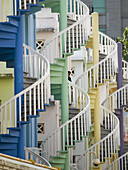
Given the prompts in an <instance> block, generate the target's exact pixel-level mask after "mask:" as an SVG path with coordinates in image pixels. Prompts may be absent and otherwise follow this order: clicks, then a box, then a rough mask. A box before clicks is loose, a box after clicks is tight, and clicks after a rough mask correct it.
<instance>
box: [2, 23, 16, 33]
mask: <svg viewBox="0 0 128 170" xmlns="http://www.w3.org/2000/svg"><path fill="white" fill-rule="evenodd" d="M0 31H4V32H12V33H17V27H15V26H12V25H9V24H2V23H0Z"/></svg>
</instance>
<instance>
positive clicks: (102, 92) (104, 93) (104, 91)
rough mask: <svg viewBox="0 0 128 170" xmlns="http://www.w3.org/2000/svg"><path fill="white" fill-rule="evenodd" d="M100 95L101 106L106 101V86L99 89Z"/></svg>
mask: <svg viewBox="0 0 128 170" xmlns="http://www.w3.org/2000/svg"><path fill="white" fill-rule="evenodd" d="M99 94H100V105H101V104H102V103H103V101H104V100H105V99H106V84H104V85H102V86H100V87H99Z"/></svg>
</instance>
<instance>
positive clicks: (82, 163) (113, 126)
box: [40, 0, 120, 169]
mask: <svg viewBox="0 0 128 170" xmlns="http://www.w3.org/2000/svg"><path fill="white" fill-rule="evenodd" d="M69 3H70V4H68V5H69V6H70V12H69V14H68V17H69V18H71V19H76V20H77V22H76V23H75V24H73V25H71V26H70V27H68V28H67V29H65V30H63V31H62V32H60V33H59V34H58V35H56V36H54V37H53V38H52V39H51V40H50V41H48V42H47V43H46V44H45V45H44V47H43V48H42V50H41V51H40V52H41V53H43V54H44V56H45V57H46V58H47V59H48V60H49V61H50V62H54V59H55V58H58V57H64V54H68V55H72V52H73V51H74V49H75V50H77V49H79V48H80V46H81V45H82V44H83V45H86V42H87V41H88V40H89V36H90V35H91V24H90V23H91V22H90V20H91V19H90V18H91V16H89V10H88V8H87V6H86V5H85V4H84V3H82V2H81V1H79V0H74V4H76V5H72V1H69ZM71 33H72V34H71ZM75 33H76V35H75ZM74 37H75V38H74ZM99 39H100V42H99V43H100V44H99V49H100V52H101V54H105V55H106V57H105V59H103V60H102V61H101V62H99V63H97V64H96V65H94V66H93V67H91V68H89V69H88V70H87V71H86V72H85V73H83V74H82V75H81V76H80V77H79V78H78V80H77V81H76V84H77V85H74V84H73V83H69V100H70V101H72V104H73V106H75V107H77V108H78V107H79V108H80V112H79V113H78V115H77V116H75V117H74V118H73V119H71V120H70V121H67V122H66V123H65V124H63V125H62V126H60V127H59V128H58V129H56V131H54V132H53V133H52V134H51V135H49V136H48V137H47V138H46V139H45V140H44V141H43V142H42V155H43V156H44V157H45V158H46V159H48V160H52V159H53V158H59V156H60V154H59V153H61V152H66V151H67V149H66V148H68V147H69V148H70V147H72V145H73V142H74V141H77V140H81V136H86V134H87V131H88V130H89V129H90V126H91V124H90V122H91V114H90V99H89V96H88V94H87V92H89V90H90V88H96V87H97V84H98V83H99V84H100V83H103V82H104V80H105V79H110V77H111V76H113V77H115V75H116V71H117V68H118V62H117V61H118V60H117V44H116V43H115V42H114V41H113V40H112V39H111V38H110V37H108V36H106V35H104V34H103V33H101V32H99ZM67 42H68V44H67ZM63 44H64V51H63V47H62V45H63ZM51 56H52V57H51ZM106 66H107V67H106ZM108 66H109V67H108ZM106 68H107V69H106ZM85 80H86V83H85ZM70 87H72V89H73V90H72V89H71V88H70ZM71 91H72V95H70V94H71ZM71 98H72V99H71ZM85 101H86V102H85ZM78 105H79V106H78ZM100 111H101V124H102V125H104V128H105V129H108V130H110V131H111V132H110V133H109V134H108V135H107V136H106V137H105V138H103V139H102V140H100V141H99V142H98V143H96V144H95V145H93V146H92V147H91V148H89V149H88V150H87V151H85V154H84V155H81V157H80V159H79V160H78V161H77V162H76V163H77V165H76V168H77V169H90V167H91V163H92V159H93V156H92V155H91V157H89V158H88V154H89V153H90V152H97V153H98V155H97V156H98V158H99V159H100V160H101V161H102V162H104V163H105V157H110V155H111V154H112V153H113V154H115V153H116V151H117V149H119V145H120V140H119V120H118V118H117V117H116V116H115V115H114V114H113V113H112V112H111V110H109V109H108V108H106V107H104V106H101V107H100ZM76 124H78V128H77V125H76ZM69 131H70V132H71V133H70V134H71V135H69ZM73 131H75V133H72V132H73ZM69 141H70V142H69ZM57 156H58V157H57ZM54 160H55V159H54ZM62 169H64V167H63V168H62Z"/></svg>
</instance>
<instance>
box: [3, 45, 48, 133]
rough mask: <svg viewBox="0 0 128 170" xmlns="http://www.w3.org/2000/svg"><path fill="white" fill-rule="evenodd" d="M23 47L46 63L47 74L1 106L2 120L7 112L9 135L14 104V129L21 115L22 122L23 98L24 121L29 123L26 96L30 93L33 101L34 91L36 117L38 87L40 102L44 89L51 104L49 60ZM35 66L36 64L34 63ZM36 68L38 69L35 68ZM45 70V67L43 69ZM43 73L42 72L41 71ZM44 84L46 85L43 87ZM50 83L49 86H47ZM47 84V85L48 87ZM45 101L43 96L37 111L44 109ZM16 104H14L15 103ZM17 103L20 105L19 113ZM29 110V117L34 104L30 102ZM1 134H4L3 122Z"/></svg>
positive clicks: (27, 47)
mask: <svg viewBox="0 0 128 170" xmlns="http://www.w3.org/2000/svg"><path fill="white" fill-rule="evenodd" d="M23 47H24V48H25V49H27V50H28V51H30V52H33V53H34V54H35V56H36V55H37V56H38V57H39V58H40V59H41V60H42V61H44V62H45V64H46V65H47V67H46V69H45V72H44V73H43V74H42V77H41V78H40V79H38V81H36V82H35V83H33V84H32V85H31V86H29V87H28V88H26V89H25V90H23V91H21V92H20V93H18V94H17V95H15V96H13V97H12V98H11V99H9V100H8V101H6V102H5V103H4V104H2V105H1V106H0V112H1V120H2V119H3V111H4V112H5V129H6V133H7V126H8V124H7V119H8V117H9V119H10V121H9V123H10V125H9V126H10V127H11V126H12V115H13V114H12V104H14V114H15V116H14V127H17V114H19V121H22V120H21V112H22V104H23V100H22V98H23V97H24V112H25V113H24V121H27V116H28V115H27V113H26V110H27V108H26V94H27V93H29V100H30V101H31V95H32V94H31V92H32V90H33V91H34V113H33V114H34V115H36V87H37V88H38V101H39V99H40V96H39V94H40V88H41V94H40V95H43V87H44V86H45V87H44V90H45V95H44V96H45V97H44V101H45V102H49V98H50V83H49V82H50V65H49V62H48V60H47V59H46V58H45V57H44V56H43V55H42V54H40V53H38V52H37V51H35V50H33V49H32V48H31V47H29V46H27V45H25V44H23ZM25 55H26V54H25ZM29 57H31V54H30V55H29ZM34 64H35V63H34ZM35 68H36V67H35ZM42 69H43V67H42ZM41 71H42V70H41ZM43 83H45V84H44V85H43ZM47 83H48V84H47ZM46 84H47V85H46ZM17 99H19V100H17ZM44 101H43V96H42V98H41V102H42V107H41V105H40V103H39V102H38V108H37V109H43V107H44ZM13 102H14V103H13ZM17 103H18V104H19V113H18V111H17ZM4 108H5V109H4ZM8 109H9V114H10V115H8V114H7V110H8ZM29 109H30V111H29V112H30V113H29V115H32V113H31V111H32V103H31V102H29ZM1 133H3V121H1Z"/></svg>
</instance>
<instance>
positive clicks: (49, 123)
mask: <svg viewBox="0 0 128 170" xmlns="http://www.w3.org/2000/svg"><path fill="white" fill-rule="evenodd" d="M60 114H61V110H60V102H59V101H55V105H50V106H47V108H46V112H41V113H40V117H39V118H38V124H39V123H44V134H42V133H38V142H41V141H43V140H44V139H45V138H46V137H47V136H48V135H50V134H51V133H52V132H53V131H54V130H56V129H57V127H59V116H60Z"/></svg>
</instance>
